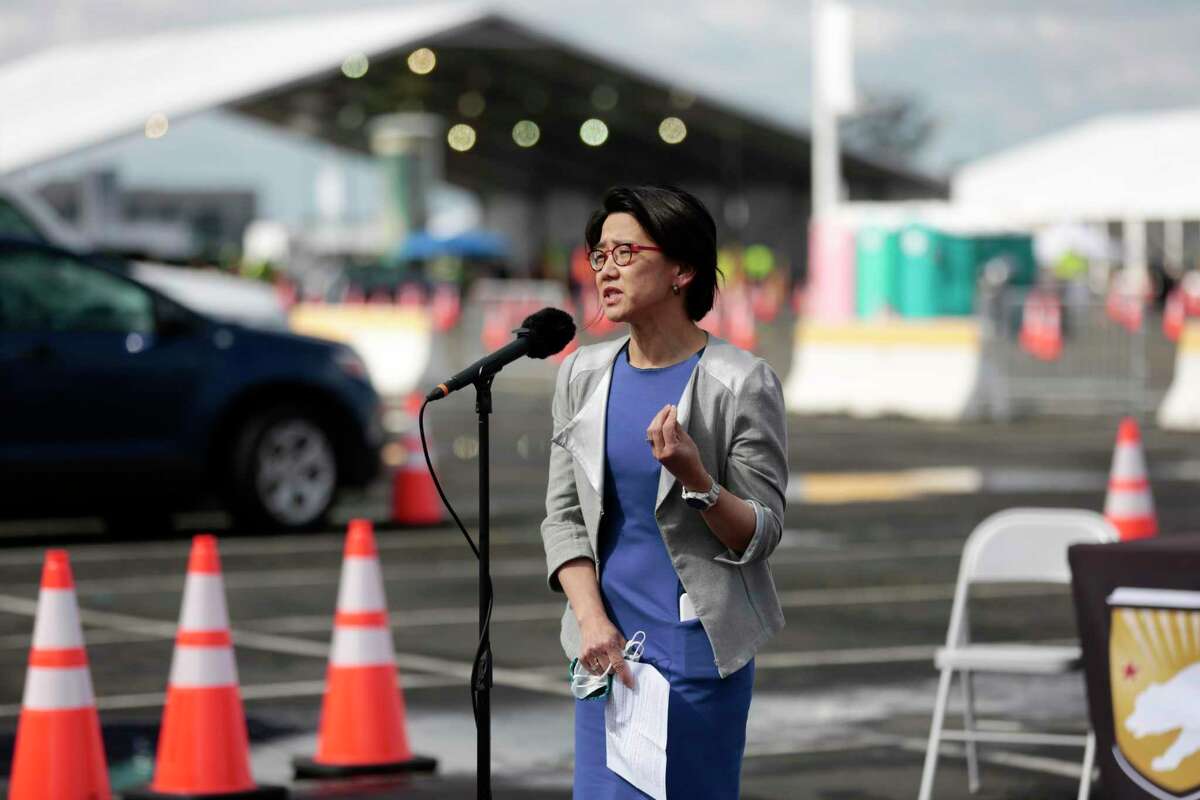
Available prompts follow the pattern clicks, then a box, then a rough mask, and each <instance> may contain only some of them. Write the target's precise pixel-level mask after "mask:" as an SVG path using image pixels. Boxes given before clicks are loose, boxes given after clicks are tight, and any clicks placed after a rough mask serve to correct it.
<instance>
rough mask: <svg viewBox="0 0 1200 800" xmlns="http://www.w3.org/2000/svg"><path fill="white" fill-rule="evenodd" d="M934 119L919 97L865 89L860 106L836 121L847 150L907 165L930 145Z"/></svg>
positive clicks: (934, 128) (890, 162) (935, 121)
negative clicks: (838, 121)
mask: <svg viewBox="0 0 1200 800" xmlns="http://www.w3.org/2000/svg"><path fill="white" fill-rule="evenodd" d="M936 130H937V120H936V119H934V117H933V114H932V113H931V112H930V111H929V109H928V108H927V107H926V106H925V104H924V102H922V101H921V99H920V98H919V97H917V96H916V95H913V94H908V93H903V92H881V91H870V90H867V91H864V92H863V93H862V94H861V95H860V101H859V108H858V110H856V111H855V112H854V113H852V114H850V115H847V116H845V117H843V118H842V119H841V120H840V123H839V134H840V137H841V140H842V146H843V148H844V149H845V150H846V151H847V152H851V153H856V154H858V155H862V156H866V157H868V158H878V159H881V160H883V161H886V162H887V163H889V164H895V165H898V166H899V165H910V164H912V163H913V162H914V161H915V160H916V159H917V156H919V155H920V153H921V151H922V150H923V149H924V148H925V147H926V146H927V145H928V144H929V142H930V140H931V139H932V138H933V134H934V132H935V131H936Z"/></svg>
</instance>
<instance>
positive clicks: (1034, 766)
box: [746, 732, 1082, 781]
mask: <svg viewBox="0 0 1200 800" xmlns="http://www.w3.org/2000/svg"><path fill="white" fill-rule="evenodd" d="M928 744H929V740H928V739H920V738H917V737H915V736H897V735H893V734H882V733H868V732H862V733H859V734H856V735H855V736H853V737H850V738H848V739H846V740H843V741H837V742H828V743H824V742H818V743H814V744H811V745H800V746H796V745H788V744H782V743H781V744H769V743H764V744H755V745H750V746H747V747H746V757H747V758H771V757H773V756H802V755H820V754H823V753H836V752H852V751H854V750H866V749H870V748H874V747H894V748H898V749H900V750H905V751H907V752H911V753H921V754H924V753H925V749H926V747H927V746H928ZM940 751H941V757H942V758H955V759H961V760H963V761H965V760H966V758H967V756H966V749H965V748H964V747H962V746H961V745H956V744H949V743H948V744H943V745H942V746H941V747H940ZM978 753H979V760H980V761H981V762H983V763H986V764H996V765H999V766H1005V767H1013V768H1016V769H1021V770H1025V771H1027V772H1039V773H1042V774H1044V775H1056V776H1060V777H1063V778H1070V779H1072V780H1075V781H1078V780H1079V771H1080V769H1081V768H1082V767H1081V765H1080V764H1079V762H1077V761H1065V760H1063V759H1059V758H1050V757H1047V756H1035V755H1030V754H1028V753H1014V752H1011V751H1008V750H995V749H993V748H990V747H989V748H986V749H983V748H981V749H980V750H979V751H978Z"/></svg>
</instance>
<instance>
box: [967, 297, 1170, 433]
mask: <svg viewBox="0 0 1200 800" xmlns="http://www.w3.org/2000/svg"><path fill="white" fill-rule="evenodd" d="M1029 291H1030V290H1029V289H1026V288H1012V287H1007V288H1005V289H1003V290H1000V291H997V292H994V293H990V294H989V293H984V294H982V295H981V296H980V298H979V299H980V309H981V314H982V317H983V322H984V326H983V327H984V360H985V363H986V364H987V365H988V367H989V370H990V373H991V374H990V392H989V393H990V395H991V396H990V397H989V403H988V406H989V407H990V409H991V411H992V416H993V417H1001V418H1005V417H1011V416H1026V415H1030V414H1035V415H1041V414H1133V415H1135V416H1139V417H1140V416H1143V415H1146V414H1148V413H1150V412H1152V411H1153V410H1154V409H1155V408H1157V406H1158V403H1159V402H1160V401H1161V400H1162V396H1163V394H1164V392H1165V391H1166V386H1167V384H1168V383H1169V380H1170V375H1171V369H1172V367H1171V364H1172V358H1173V356H1172V353H1173V347H1172V345H1171V344H1170V342H1167V341H1166V339H1165V338H1164V337H1163V336H1162V335H1161V332H1160V329H1161V315H1160V314H1159V313H1158V312H1157V311H1155V310H1152V309H1150V308H1148V309H1146V313H1145V314H1144V317H1143V319H1142V323H1141V325H1140V327H1138V328H1136V329H1135V330H1132V331H1131V330H1129V329H1128V328H1126V327H1124V326H1122V325H1120V324H1118V323H1117V322H1115V321H1114V320H1113V319H1111V318H1110V317H1109V315H1108V313H1107V312H1106V309H1105V304H1104V300H1103V299H1102V298H1097V297H1095V296H1093V295H1092V294H1091V293H1090V292H1087V291H1086V290H1081V291H1070V290H1068V291H1059V293H1058V297H1059V299H1060V300H1061V304H1062V305H1061V308H1062V313H1061V319H1062V324H1061V334H1062V347H1061V352H1060V353H1059V354H1058V355H1057V357H1054V358H1048V359H1045V360H1042V359H1039V358H1036V357H1034V356H1033V355H1032V354H1031V353H1030V352H1028V351H1027V350H1026V349H1025V348H1023V347H1022V345H1021V339H1020V337H1021V327H1022V320H1023V317H1024V312H1025V308H1026V304H1025V301H1026V297H1027V295H1028V293H1029Z"/></svg>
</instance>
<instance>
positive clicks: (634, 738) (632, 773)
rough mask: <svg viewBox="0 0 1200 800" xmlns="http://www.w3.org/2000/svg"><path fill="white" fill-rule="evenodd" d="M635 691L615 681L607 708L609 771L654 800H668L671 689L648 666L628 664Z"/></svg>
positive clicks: (629, 662)
mask: <svg viewBox="0 0 1200 800" xmlns="http://www.w3.org/2000/svg"><path fill="white" fill-rule="evenodd" d="M625 663H626V665H627V666H628V667H629V669H630V671H631V672H632V673H633V678H634V681H635V686H634V688H632V689H630V688H628V687H626V686H625V684H623V683H621V681H620V679H619V678H614V679H613V687H612V694H611V695H609V698H608V702H607V703H606V704H605V707H604V739H605V745H606V749H607V764H608V768H609V769H611V770H612V771H613V772H615V773H617V774H618V775H620V776H621V777H622V778H624V779H625V780H627V781H629V782H630V783H631V784H633V785H634V786H635V787H637V788H638V789H640V790H641V791H643V792H645V793H646V794H648V795H650V796H651V797H653V798H654V800H667V705H668V702H669V701H670V697H671V685H670V684H669V683H667V679H666V678H664V677H663V676H662V674H661V673H659V671H658V670H656V669H655V668H654V667H652V666H650V665H649V664H642V663H639V662H636V661H627V662H625Z"/></svg>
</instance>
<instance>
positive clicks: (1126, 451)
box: [1110, 442, 1146, 480]
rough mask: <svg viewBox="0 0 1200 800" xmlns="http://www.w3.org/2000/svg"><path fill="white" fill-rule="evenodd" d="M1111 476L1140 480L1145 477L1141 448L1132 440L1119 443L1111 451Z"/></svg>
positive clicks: (1143, 456) (1144, 464) (1144, 461)
mask: <svg viewBox="0 0 1200 800" xmlns="http://www.w3.org/2000/svg"><path fill="white" fill-rule="evenodd" d="M1110 476H1111V477H1112V478H1115V479H1117V480H1140V479H1143V478H1145V477H1146V457H1145V455H1144V454H1143V453H1142V448H1141V447H1140V446H1139V445H1138V444H1136V443H1133V442H1128V443H1125V444H1119V445H1117V447H1116V450H1115V451H1114V452H1113V464H1112V472H1111V473H1110Z"/></svg>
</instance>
